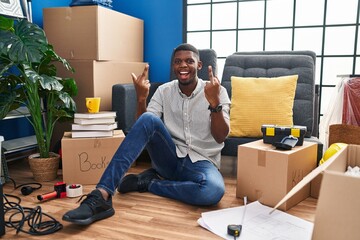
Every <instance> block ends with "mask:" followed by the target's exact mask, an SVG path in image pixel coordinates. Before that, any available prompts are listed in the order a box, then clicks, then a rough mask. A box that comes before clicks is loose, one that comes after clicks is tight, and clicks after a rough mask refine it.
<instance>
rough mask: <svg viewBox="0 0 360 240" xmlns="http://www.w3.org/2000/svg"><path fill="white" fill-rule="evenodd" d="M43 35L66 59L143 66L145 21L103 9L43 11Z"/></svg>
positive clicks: (56, 9) (92, 7)
mask: <svg viewBox="0 0 360 240" xmlns="http://www.w3.org/2000/svg"><path fill="white" fill-rule="evenodd" d="M43 22H44V31H45V33H46V36H47V38H48V40H49V43H50V44H51V45H53V46H54V49H55V52H56V53H57V54H58V55H59V56H61V57H63V58H65V59H67V60H70V59H89V60H118V61H126V62H142V61H143V55H144V40H143V38H144V21H143V20H141V19H138V18H135V17H132V16H129V15H126V14H123V13H120V12H117V11H115V10H112V9H109V8H106V7H102V6H94V5H93V6H77V7H56V8H44V9H43Z"/></svg>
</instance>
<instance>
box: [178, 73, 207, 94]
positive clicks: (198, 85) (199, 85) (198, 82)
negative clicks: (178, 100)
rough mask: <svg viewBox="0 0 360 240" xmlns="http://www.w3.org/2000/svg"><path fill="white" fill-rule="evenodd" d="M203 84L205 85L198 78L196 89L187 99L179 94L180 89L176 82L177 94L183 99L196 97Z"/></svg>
mask: <svg viewBox="0 0 360 240" xmlns="http://www.w3.org/2000/svg"><path fill="white" fill-rule="evenodd" d="M204 84H205V83H204V81H203V80H202V79H201V78H198V81H197V84H196V87H195V89H194V91H193V92H192V93H191V95H190V96H189V97H188V96H186V95H185V94H183V93H182V92H181V89H180V87H179V81H177V82H176V87H177V89H178V92H179V93H180V96H181V97H183V98H193V97H194V96H196V95H197V94H198V93H199V92H200V91H201V90H202V89H203V88H204Z"/></svg>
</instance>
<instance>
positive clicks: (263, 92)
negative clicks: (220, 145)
mask: <svg viewBox="0 0 360 240" xmlns="http://www.w3.org/2000/svg"><path fill="white" fill-rule="evenodd" d="M297 79H298V75H291V76H283V77H274V78H246V77H234V76H233V77H231V91H232V93H231V108H230V134H229V136H231V137H262V132H261V125H263V124H275V125H282V126H284V125H285V126H292V125H293V105H294V97H295V90H296V84H297Z"/></svg>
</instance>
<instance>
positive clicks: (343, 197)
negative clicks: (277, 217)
mask: <svg viewBox="0 0 360 240" xmlns="http://www.w3.org/2000/svg"><path fill="white" fill-rule="evenodd" d="M328 161H329V163H328V164H329V165H328V166H327V167H326V169H325V170H324V172H323V179H322V182H321V188H320V195H319V199H318V202H317V207H316V213H315V221H314V230H313V236H312V239H314V240H318V239H327V240H335V239H336V240H337V239H347V240H355V239H356V240H357V239H359V236H360V214H359V213H360V204H359V200H360V191H359V189H360V177H358V176H349V175H345V172H346V170H347V167H348V166H351V167H355V166H360V145H348V146H346V147H345V148H343V149H341V150H340V151H339V152H338V153H337V154H335V155H334V156H333V157H331V158H330V159H328V160H327V161H326V162H325V163H324V164H323V165H325V164H326V165H327V162H328ZM320 167H321V165H320Z"/></svg>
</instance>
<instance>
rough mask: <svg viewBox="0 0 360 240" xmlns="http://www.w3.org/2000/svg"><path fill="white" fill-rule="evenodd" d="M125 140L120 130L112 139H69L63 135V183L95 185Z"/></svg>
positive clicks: (69, 135) (68, 135)
mask: <svg viewBox="0 0 360 240" xmlns="http://www.w3.org/2000/svg"><path fill="white" fill-rule="evenodd" d="M124 138H125V135H124V133H123V132H122V131H121V130H116V134H114V136H113V137H104V138H71V133H70V132H66V133H64V137H63V138H62V140H61V146H62V169H63V170H62V171H63V181H64V182H66V183H67V184H75V183H76V184H84V185H85V184H97V183H98V181H99V180H100V177H101V175H102V174H103V172H104V170H105V168H106V167H107V165H108V164H109V162H110V161H111V159H112V157H113V155H114V154H115V152H116V150H117V149H118V147H119V146H120V144H121V142H122V141H123V139H124Z"/></svg>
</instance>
